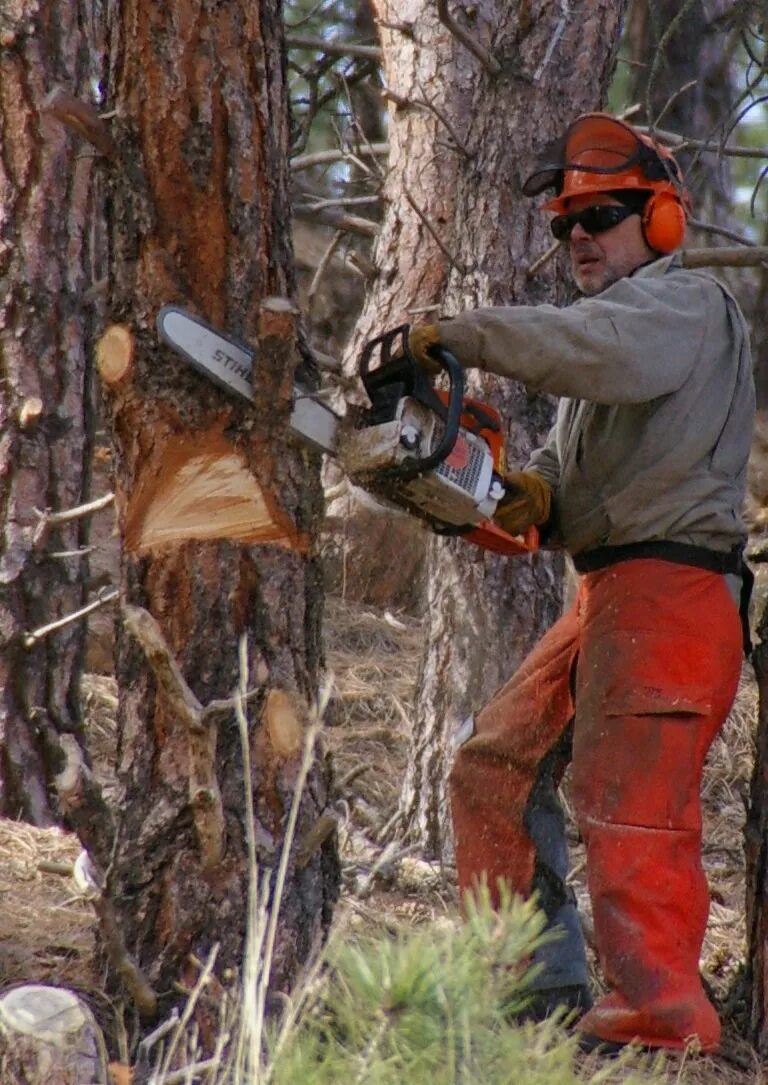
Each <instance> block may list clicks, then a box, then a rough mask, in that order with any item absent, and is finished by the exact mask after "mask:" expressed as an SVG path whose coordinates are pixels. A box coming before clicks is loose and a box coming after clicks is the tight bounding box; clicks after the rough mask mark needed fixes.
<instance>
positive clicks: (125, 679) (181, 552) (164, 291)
mask: <svg viewBox="0 0 768 1085" xmlns="http://www.w3.org/2000/svg"><path fill="white" fill-rule="evenodd" d="M280 15H281V11H280V4H279V3H278V2H274V3H272V2H268V3H262V4H259V5H254V4H251V3H247V2H245V0H242V2H239V0H238V2H236V3H230V4H226V5H221V4H219V3H216V2H214V0H176V2H174V3H171V4H162V5H159V4H156V3H154V0H129V2H125V3H120V4H117V3H115V4H113V5H112V7H111V10H110V21H109V31H110V43H109V51H110V80H109V106H110V108H114V109H116V110H117V118H116V120H115V122H114V127H113V134H114V137H115V142H116V144H117V147H118V151H117V155H116V160H115V165H114V174H113V181H112V189H111V218H110V228H111V241H112V249H111V274H112V284H113V285H112V293H111V300H112V312H111V314H110V316H111V320H112V322H113V323H115V324H124V325H126V326H128V327H129V328H130V329H131V333H132V335H133V336H134V338H135V351H134V356H133V360H132V364H131V365H130V367H129V369H128V372H127V375H126V376H125V377H124V378H121V379H118V380H117V381H115V382H114V383H112V384H110V385H109V387H108V391H107V399H108V402H109V405H110V410H111V425H112V432H113V439H114V447H115V456H116V490H117V499H118V507H119V516H120V524H121V529H122V532H123V538H124V541H125V546H126V549H125V553H124V557H123V567H122V590H123V593H124V598H125V600H126V601H127V602H129V603H130V604H131V605H138V606H140V607H143V608H145V609H146V610H148V611H149V612H150V614H151V615H152V616H153V617H154V618H155V619H156V621H157V622H158V623H159V626H160V630H161V634H162V636H163V637H164V638H165V642H166V643H167V646H168V648H169V649H170V652H171V654H172V656H173V657H174V659H175V661H176V662H177V664H178V667H179V669H180V672H181V675H182V677H183V678H184V679H186V682H187V683H188V684H189V687H191V693H190V695H188V696H187V698H186V699H187V702H188V703H191V704H193V705H194V704H197V706H198V707H199V706H200V705H202V706H203V707H204V706H205V705H206V704H207V703H209V702H210V701H211V700H212V699H217V698H226V697H228V696H229V695H230V693H231V691H232V690H233V688H234V687H235V686H236V684H237V678H238V664H237V661H238V642H239V639H240V637H241V636H242V634H244V633H245V634H247V635H248V637H249V663H250V668H251V674H252V683H253V684H254V685H255V686H256V687H257V688H258V689H259V695H258V697H257V698H256V700H255V701H254V702H253V703H252V704H251V706H250V745H251V758H252V764H253V773H252V778H251V779H250V780H244V779H243V759H242V754H241V750H240V740H239V736H238V729H237V725H236V722H235V719H234V716H233V714H232V713H231V712H229V713H227V714H224V715H220V716H218V717H217V718H216V720H215V723H213V724H212V722H211V720H208V722H207V723H206V725H205V726H206V727H207V728H209V729H210V728H211V726H214V727H215V728H216V729H217V730H215V731H214V732H213V733H212V734H211V733H210V731H209V732H208V734H207V735H202V734H200V733H199V732H195V731H194V728H192V729H190V725H189V719H188V718H185V715H184V713H182V712H180V711H179V710H178V708H177V706H175V705H174V702H173V699H172V698H171V697H169V696H168V693H167V691H166V689H165V687H161V688H160V689H158V688H157V683H156V681H155V678H154V676H153V674H151V673H149V671H148V667H147V664H146V660H145V656H144V652H143V650H142V648H141V647H140V646H139V642H138V641H137V639H136V638H135V636H133V635H132V634H131V633H129V632H128V631H127V630H126V629H125V628H124V629H122V630H121V631H120V632H119V636H118V651H117V668H116V669H117V677H118V682H119V688H120V712H119V749H118V773H119V778H120V781H121V785H122V789H123V811H122V813H123V818H122V823H121V827H120V832H119V837H118V840H117V845H116V851H115V855H114V860H113V864H112V876H111V879H110V886H109V892H110V896H111V897H112V899H113V900H114V905H115V909H116V917H117V921H118V926H119V928H120V931H121V933H122V936H123V939H124V942H125V947H126V949H127V951H128V952H129V953H130V954H133V955H134V957H135V958H136V960H137V962H138V964H139V966H140V967H141V968H142V969H143V970H144V973H145V975H146V976H147V977H148V979H149V981H150V982H151V983H152V985H153V986H154V987H155V989H156V990H159V991H161V992H167V991H169V990H170V988H171V985H172V983H173V982H174V981H178V980H180V979H185V978H189V977H190V976H191V975H192V974H193V973H191V972H190V971H189V969H190V966H189V964H188V955H189V954H190V953H194V954H196V955H197V957H198V958H204V957H205V956H206V954H207V953H208V951H209V950H210V948H211V946H212V945H213V944H214V943H216V942H218V943H220V952H219V958H218V962H219V965H220V966H221V968H222V969H226V968H239V967H240V964H241V957H242V948H243V937H244V929H245V922H246V916H247V908H246V891H247V883H248V878H247V860H246V848H245V825H244V814H243V810H244V801H243V795H244V788H246V787H250V788H252V791H253V796H254V803H255V810H256V825H255V833H256V840H257V845H258V853H259V861H260V863H261V864H262V865H263V866H264V867H265V868H267V867H271V866H272V865H273V864H274V863H275V861H276V859H277V857H278V854H279V850H280V846H281V842H282V838H283V834H284V830H285V820H286V815H287V809H288V805H289V803H290V800H291V796H292V787H293V782H294V780H295V777H296V773H297V770H298V764H299V761H300V756H301V751H300V749H297V744H296V743H285V742H281V741H278V739H277V738H276V737H275V733H274V731H273V730H272V729H270V727H268V726H267V724H266V723H265V721H264V718H263V714H264V706H265V705H266V704H268V703H270V697H269V694H270V693H274V692H275V691H280V692H281V693H284V694H285V695H286V696H288V697H290V698H293V699H294V700H293V701H292V702H291V703H292V704H294V706H295V716H296V719H297V720H298V721H299V726H300V730H303V726H304V722H305V720H306V718H307V715H308V706H309V705H311V704H312V703H314V700H315V698H316V691H317V683H318V668H319V665H320V662H321V660H320V652H321V649H320V633H319V630H320V617H321V612H320V607H321V596H320V587H319V584H320V578H319V574H318V569H317V563H316V560H315V557H314V555H313V541H312V540H313V531H314V525H315V518H316V515H317V511H318V496H319V484H318V475H317V464H316V463H315V462H314V461H312V459H311V458H309V457H308V456H307V455H306V454H305V453H302V452H301V451H299V450H297V449H296V448H295V447H292V446H290V445H289V444H288V443H287V438H286V432H287V427H286V425H285V423H286V418H287V415H288V412H289V409H290V388H291V385H292V376H293V369H294V368H295V366H296V364H297V362H298V361H300V358H299V355H298V352H297V339H298V332H297V327H296V315H295V311H294V310H293V309H292V308H291V306H290V305H287V304H285V303H284V302H283V303H274V302H270V301H269V300H268V299H269V298H270V297H272V298H274V297H279V298H283V299H285V298H290V297H291V296H292V293H293V278H292V263H291V261H292V257H291V251H290V240H289V222H288V203H287V196H286V147H287V111H286V101H285V72H284V65H283V56H282V46H281V42H282V27H281V22H280ZM171 301H175V302H179V303H181V304H184V305H186V306H188V307H191V308H193V309H195V310H197V311H198V312H200V313H201V315H203V316H204V317H206V318H207V319H209V320H210V321H211V322H212V323H215V324H217V325H219V326H223V327H225V328H227V329H229V331H230V332H233V333H235V334H237V335H240V336H241V337H242V338H244V339H248V340H250V341H251V342H253V343H254V344H255V345H256V346H257V348H258V362H257V369H256V375H255V381H254V400H255V406H254V408H253V409H251V408H249V407H248V406H247V405H241V404H240V403H237V402H236V401H234V400H232V399H229V398H228V397H227V396H226V394H224V393H222V392H221V391H220V390H219V389H218V388H216V387H215V386H214V385H212V384H210V383H208V382H206V381H205V380H204V379H203V378H201V377H199V376H197V375H195V374H194V373H192V372H191V370H189V369H187V368H185V366H184V363H182V362H181V361H179V360H178V359H174V357H173V356H172V355H170V354H169V353H168V352H167V351H165V350H163V349H161V348H160V347H159V346H158V343H157V340H156V337H155V334H154V321H155V316H156V313H157V310H158V309H159V307H160V306H161V305H162V304H163V303H164V302H171ZM224 460H227V461H228V462H229V463H230V465H231V467H232V470H233V471H234V472H235V474H236V475H237V476H238V477H242V478H243V479H249V480H250V484H251V486H252V487H253V488H254V491H258V493H259V494H260V495H261V497H262V498H263V501H264V504H265V505H266V506H267V507H268V508H269V509H270V510H271V517H272V523H273V527H275V532H274V534H273V535H272V536H271V537H272V538H274V539H276V540H277V541H275V542H273V543H271V544H269V545H263V546H253V545H247V544H246V543H245V542H243V541H242V540H243V539H244V538H247V537H248V533H247V531H245V532H243V531H235V532H233V530H232V521H231V519H230V518H229V517H228V516H227V505H226V502H223V503H222V508H221V509H220V510H219V512H217V511H216V509H215V508H213V506H211V507H210V509H209V516H208V518H207V520H208V522H207V523H206V524H204V525H202V526H201V525H200V524H199V523H196V522H194V518H191V519H188V518H185V515H182V514H181V513H179V515H170V514H169V516H170V520H172V521H173V523H174V524H175V527H176V529H177V530H176V533H175V534H172V535H170V536H165V538H168V539H169V541H165V542H164V541H163V534H162V532H161V533H160V535H158V533H157V531H156V530H155V529H156V528H157V525H158V518H157V517H158V515H159V514H160V510H162V509H163V508H164V506H166V505H167V503H168V502H169V501H170V502H176V503H177V504H176V506H175V507H176V508H177V510H183V509H184V508H186V509H187V510H188V509H189V506H190V502H194V500H195V495H196V494H197V493H199V491H197V490H195V488H194V486H191V487H190V481H189V480H190V479H191V478H193V477H194V476H195V471H196V470H198V474H199V468H200V465H201V464H203V463H205V464H209V465H213V467H214V469H217V468H216V465H217V464H218V465H219V467H220V466H221V463H222V462H223V461H224ZM166 512H167V508H166ZM219 513H221V519H219ZM163 522H164V523H165V525H166V527H167V523H168V517H167V518H166V521H163ZM153 525H154V527H153ZM190 525H191V526H190ZM150 528H152V530H150ZM185 530H186V533H187V534H186V538H185V537H184V531H185ZM201 538H204V539H205V541H196V540H199V539H201ZM132 628H133V625H132ZM298 745H299V746H300V745H301V743H299V744H298ZM206 749H207V750H209V751H210V756H211V759H212V763H211V764H210V765H209V766H207V771H208V783H209V784H210V781H211V779H212V780H213V781H214V783H215V784H216V785H217V786H208V787H207V790H206V795H205V796H204V795H203V794H202V791H201V790H196V791H195V793H194V802H193V801H192V796H191V791H190V773H191V772H192V770H193V768H194V771H195V772H200V773H201V774H202V775H205V773H204V772H203V768H204V767H201V764H200V758H201V757H202V758H203V760H204V759H205V756H206V754H205V751H206ZM203 790H205V788H204V789H203ZM217 791H218V797H217ZM327 798H328V774H327V768H326V766H325V764H324V763H323V762H322V760H321V759H319V760H318V762H317V763H316V767H315V768H314V770H313V772H312V774H311V778H310V782H309V786H308V788H307V789H306V792H305V794H304V797H303V799H302V805H301V813H300V819H299V829H298V837H299V839H301V838H302V836H303V835H304V834H305V833H306V832H307V831H309V830H310V829H311V827H312V826H313V824H314V823H315V822H316V820H317V818H318V817H319V816H320V815H321V814H322V812H323V809H324V807H325V806H326V803H327ZM206 801H209V802H210V803H211V810H212V819H211V826H210V828H211V829H212V833H211V834H207V833H206V831H205V829H204V828H203V827H202V823H201V820H200V814H201V809H202V807H204V806H205V802H206ZM222 813H223V817H224V853H223V858H222V859H221V861H220V862H213V863H212V862H211V856H214V858H215V855H216V845H215V843H214V844H211V843H210V842H211V840H215V838H216V823H217V818H218V817H219V815H220V814H222ZM203 821H204V818H203ZM99 858H100V859H101V860H102V862H103V861H104V859H105V857H104V856H100V857H99ZM337 884H338V872H337V863H336V852H335V840H333V839H330V840H328V841H326V843H325V844H324V846H323V847H322V848H321V849H320V850H319V851H318V852H316V853H315V854H313V855H311V856H310V857H309V859H308V860H307V861H306V862H304V863H303V865H302V866H301V869H298V867H297V865H296V864H294V863H293V862H292V863H291V865H290V867H289V873H288V882H287V890H286V896H285V900H284V904H283V910H282V915H281V922H280V932H279V937H278V946H277V952H276V965H275V970H274V973H273V988H274V989H276V990H285V989H287V988H288V987H289V985H290V983H291V980H292V979H293V977H294V976H295V973H296V970H297V968H298V966H299V964H300V962H301V961H302V960H303V959H304V958H305V957H306V955H307V953H308V950H309V948H310V946H311V945H312V943H313V942H314V941H316V940H317V938H318V937H319V936H320V935H321V934H322V931H323V930H324V928H325V926H326V925H327V923H328V919H329V916H330V910H331V907H332V904H333V900H334V899H335V894H336V890H337ZM114 967H115V965H114V961H113V968H114ZM159 1008H160V1009H161V1010H162V1009H163V1005H162V1001H161V1002H160V1004H159Z"/></svg>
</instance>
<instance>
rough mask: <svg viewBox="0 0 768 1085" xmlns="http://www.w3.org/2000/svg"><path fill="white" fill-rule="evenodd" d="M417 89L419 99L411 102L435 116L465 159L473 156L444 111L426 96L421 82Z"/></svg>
mask: <svg viewBox="0 0 768 1085" xmlns="http://www.w3.org/2000/svg"><path fill="white" fill-rule="evenodd" d="M419 90H420V91H421V100H420V101H417V102H414V103H413V104H414V105H417V106H421V108H422V109H426V110H428V111H429V112H430V113H433V114H434V115H435V116H436V117H437V119H438V120H439V121H440V123H441V124H442V126H443V128H445V130H446V132H447V133H448V135H449V136H450V137H451V140H452V141H453V143H454V144H455V146H456V150H457V151H458V152H459V153H460V154H461V155H463V156H464V158H466V159H471V158H473V157H474V156H473V154H472V152H471V151H470V150H469V148H468V147H466V146H465V144H464V143H463V142H462V141H461V140H460V139H459V137H458V136H457V134H456V130H455V129H454V127H453V125H452V124H451V123H450V121H449V120H448V118H447V117H446V115H445V113H444V112H443V111H442V110H441V109H438V108H437V106H436V105H435V103H434V102H433V101H432V100H431V99H429V98H427V92H426V91H425V89H424V87H423V86H422V85H421V84H419Z"/></svg>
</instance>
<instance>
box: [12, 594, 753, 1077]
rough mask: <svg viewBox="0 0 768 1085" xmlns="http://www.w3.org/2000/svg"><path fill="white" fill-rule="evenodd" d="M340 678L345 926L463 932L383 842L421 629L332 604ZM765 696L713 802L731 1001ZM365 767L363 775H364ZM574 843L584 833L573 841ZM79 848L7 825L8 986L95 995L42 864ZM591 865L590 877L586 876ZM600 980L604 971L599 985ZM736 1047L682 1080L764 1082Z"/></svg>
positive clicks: (452, 897) (716, 941)
mask: <svg viewBox="0 0 768 1085" xmlns="http://www.w3.org/2000/svg"><path fill="white" fill-rule="evenodd" d="M326 629H327V656H328V667H329V670H330V671H331V672H332V673H333V675H334V679H335V686H334V693H333V697H332V701H331V705H330V708H329V712H328V713H327V716H326V729H325V739H326V742H327V744H328V745H329V746H330V748H331V750H332V752H333V757H334V761H335V764H336V774H337V777H338V779H339V780H341V781H345V780H346V781H347V783H346V784H344V786H343V788H342V793H343V794H344V795H345V797H346V803H347V810H348V817H347V818H346V820H345V824H344V826H343V828H342V860H343V865H344V872H345V887H346V890H347V891H346V893H345V894H344V897H343V901H342V906H341V910H340V919H341V920H342V921H343V922H344V923H348V924H349V925H351V926H353V927H365V928H367V929H371V928H381V929H384V930H386V929H390V928H392V927H393V926H394V925H396V924H397V923H400V922H402V921H407V922H410V923H424V922H431V923H435V922H437V923H444V922H455V921H456V907H455V904H456V894H455V889H454V888H453V885H452V881H451V879H450V876H449V877H448V878H446V876H445V874H444V873H443V872H441V871H440V870H439V869H437V868H436V867H435V866H434V865H433V864H429V863H425V862H423V861H422V860H421V859H420V857H419V856H418V855H417V854H414V853H413V852H412V850H411V849H403V848H401V847H399V846H397V845H395V846H394V847H390V848H389V851H388V850H387V848H386V847H384V846H383V845H380V844H379V845H377V844H375V840H376V839H377V838H378V837H383V836H384V835H386V834H382V829H384V828H385V827H386V824H387V822H388V821H389V819H390V818H391V816H392V814H393V813H394V811H395V810H396V807H397V801H398V797H399V794H400V790H401V786H402V781H403V776H404V772H405V766H406V758H407V746H408V731H409V726H410V720H411V718H412V699H413V690H414V687H415V682H416V677H417V669H418V663H419V655H420V651H421V644H422V627H421V623H420V622H419V621H418V620H417V619H415V618H413V617H412V616H403V615H396V616H393V615H389V614H387V613H386V612H382V611H375V610H374V609H372V608H370V607H369V608H363V607H359V606H355V605H353V604H345V603H343V602H342V601H340V600H338V599H333V598H332V599H329V600H328V606H327V622H326ZM756 700H757V697H756V689H755V681H754V676H753V675H752V672H751V669H750V668H745V672H744V675H743V678H742V683H741V687H740V690H739V695H738V698H737V702H736V705H735V707H734V711H733V712H732V714H731V717H730V719H729V721H728V724H727V726H726V728H725V730H724V732H723V735H722V736H721V737H720V738H718V740H717V741H716V742H715V744H714V746H713V749H712V751H711V753H710V757H709V760H708V764H707V769H706V774H705V779H704V788H703V800H704V821H705V848H704V860H705V865H706V868H707V873H708V876H709V879H710V885H711V890H712V912H711V918H710V924H709V929H708V933H707V939H706V943H705V947H704V956H703V967H704V971H705V974H706V975H707V978H708V980H709V982H710V983H711V986H712V989H713V991H714V992H715V995H716V997H717V998H718V1000H720V1001H722V1000H723V999H724V998H725V996H726V994H727V992H728V990H729V988H730V986H731V983H732V981H733V978H734V976H735V974H736V972H737V970H738V968H739V966H740V964H741V962H742V961H743V959H744V954H745V945H744V930H743V914H744V911H743V909H744V899H743V898H744V858H743V850H742V831H743V825H744V818H745V804H746V799H747V795H748V786H749V779H750V774H751V767H752V756H753V735H754V729H755V718H756ZM85 705H86V711H87V715H88V728H89V735H90V739H91V744H92V749H93V753H94V758H95V762H96V769H97V772H98V775H99V776H100V778H101V780H102V782H103V783H104V785H105V786H106V787H107V789H108V791H109V790H111V788H112V786H113V775H112V766H111V762H110V759H111V757H113V756H114V748H115V743H114V726H115V709H116V699H115V688H114V681H113V680H112V679H110V678H106V677H103V676H92V677H91V678H90V679H89V680H88V682H87V684H86V689H85ZM363 769H364V771H362V770H363ZM572 831H574V832H575V830H572ZM78 851H79V845H78V843H77V841H76V840H75V839H74V838H73V837H71V836H69V835H67V834H65V833H61V832H59V831H57V830H35V829H32V828H30V827H29V826H25V825H20V824H16V823H12V822H2V821H0V894H2V904H3V908H2V919H0V924H2V927H1V928H0V930H1V931H2V937H1V938H0V946H2V948H1V949H0V969H2V972H1V973H0V978H1V979H2V986H8V985H9V984H11V983H15V982H20V981H22V980H23V981H27V982H32V981H34V982H51V983H56V984H61V985H66V986H70V987H73V988H76V989H81V990H85V991H87V992H89V993H92V994H95V993H96V992H97V990H98V977H97V976H96V975H95V974H94V959H93V917H92V911H91V908H90V905H88V904H87V902H85V901H83V900H82V899H80V898H79V897H78V895H77V891H76V888H75V885H74V882H73V881H72V879H71V878H70V877H67V876H63V875H61V874H55V873H44V872H42V871H41V870H40V863H41V862H43V863H45V862H54V863H55V862H58V863H60V864H63V865H64V866H65V867H68V866H69V865H71V863H72V862H73V860H74V858H75V857H76V856H77V854H78ZM582 859H583V856H582V855H581V849H580V846H579V845H578V842H577V841H575V847H574V873H575V877H574V884H575V888H576V890H577V893H578V895H579V898H580V899H581V900H582V902H584V903H585V904H586V903H587V901H586V893H585V889H584V885H583V865H581V864H582ZM580 866H581V869H579V868H580ZM596 978H597V973H596ZM726 1041H727V1043H728V1045H729V1049H730V1050H731V1051H734V1052H735V1054H736V1059H737V1061H738V1062H740V1063H741V1064H742V1065H741V1066H738V1065H735V1064H734V1063H732V1062H730V1061H728V1060H727V1059H723V1058H717V1059H712V1058H707V1059H704V1058H699V1059H689V1060H687V1061H682V1060H681V1059H679V1058H676V1057H674V1056H671V1057H670V1059H669V1072H670V1081H681V1082H682V1081H685V1082H689V1083H691V1085H705V1083H709V1082H713V1081H721V1082H726V1083H730V1085H747V1083H757V1082H761V1081H762V1080H763V1079H762V1077H761V1076H760V1071H759V1069H758V1068H757V1067H756V1066H752V1065H751V1055H750V1052H749V1050H748V1048H747V1047H746V1045H743V1044H739V1042H738V1041H737V1040H736V1039H735V1037H733V1036H729V1035H728V1030H726Z"/></svg>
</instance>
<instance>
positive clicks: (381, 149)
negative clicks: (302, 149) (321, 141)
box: [291, 143, 389, 173]
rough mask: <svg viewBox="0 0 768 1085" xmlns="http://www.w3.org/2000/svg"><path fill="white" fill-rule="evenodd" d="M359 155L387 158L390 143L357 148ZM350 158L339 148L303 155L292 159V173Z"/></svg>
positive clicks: (347, 152) (371, 144) (370, 144)
mask: <svg viewBox="0 0 768 1085" xmlns="http://www.w3.org/2000/svg"><path fill="white" fill-rule="evenodd" d="M355 153H356V154H357V155H366V154H369V155H374V156H375V157H376V158H386V157H387V155H388V154H389V144H388V143H369V144H368V147H367V148H357V149H356V152H355ZM348 157H349V151H345V150H343V149H342V148H338V149H337V150H333V151H315V152H314V154H302V155H298V156H297V157H296V158H292V159H291V171H292V172H293V173H297V172H298V171H299V170H309V169H312V168H313V167H314V166H329V165H332V163H334V162H342V161H343V160H344V159H346V158H348Z"/></svg>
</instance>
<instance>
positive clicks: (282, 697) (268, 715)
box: [264, 689, 309, 760]
mask: <svg viewBox="0 0 768 1085" xmlns="http://www.w3.org/2000/svg"><path fill="white" fill-rule="evenodd" d="M264 722H265V724H266V726H267V733H268V734H269V740H270V742H271V744H272V749H273V750H274V752H275V754H276V755H277V756H278V757H279V758H281V759H283V760H287V759H288V758H289V757H295V756H296V754H298V752H299V750H301V748H302V746H303V745H304V732H305V730H306V727H307V726H308V724H309V719H308V716H307V709H306V705H305V704H303V703H302V702H301V700H300V698H298V697H297V696H296V695H295V694H292V693H289V692H288V691H287V690H283V689H271V690H270V691H269V693H268V694H267V699H266V702H265V705H264Z"/></svg>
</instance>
